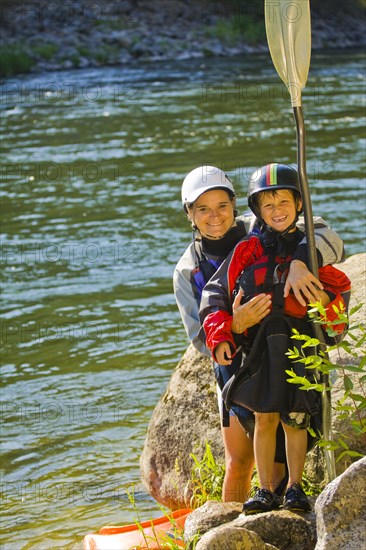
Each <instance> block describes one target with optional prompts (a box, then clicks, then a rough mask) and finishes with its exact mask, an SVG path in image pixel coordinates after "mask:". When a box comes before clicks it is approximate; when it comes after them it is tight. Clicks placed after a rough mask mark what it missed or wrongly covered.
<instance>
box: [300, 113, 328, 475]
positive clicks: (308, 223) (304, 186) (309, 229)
mask: <svg viewBox="0 0 366 550" xmlns="http://www.w3.org/2000/svg"><path fill="white" fill-rule="evenodd" d="M293 112H294V118H295V122H296V134H297V165H298V173H299V180H300V187H301V195H302V201H303V208H304V218H305V231H306V241H307V248H308V257H309V266H310V271H311V272H312V274H313V275H315V277H318V259H317V252H316V245H315V235H314V221H313V211H312V205H311V197H310V191H309V184H308V179H307V175H306V145H305V143H306V139H305V123H304V116H303V111H302V107H301V106H300V107H293ZM313 329H314V334H315V337H316V338H317V339H318V340H319V342H320V349H321V350H322V351H323V353H324V354H325V355H326V357H327V353H326V346H325V344H324V338H323V334H322V330H321V328H320V326H319V324H318V323H313ZM322 408H323V417H322V427H323V437H324V439H325V440H327V441H330V440H331V438H332V432H331V421H332V411H331V395H330V389H329V376H328V375H327V374H323V393H322ZM325 460H326V463H327V471H328V475H329V478H330V481H332V480H333V479H335V477H336V475H337V474H336V469H335V460H334V453H333V451H325Z"/></svg>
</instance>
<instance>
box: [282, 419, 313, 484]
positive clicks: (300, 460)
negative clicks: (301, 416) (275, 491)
mask: <svg viewBox="0 0 366 550" xmlns="http://www.w3.org/2000/svg"><path fill="white" fill-rule="evenodd" d="M282 426H283V429H284V430H285V435H286V455H287V464H288V470H289V480H288V486H289V487H290V486H291V485H292V484H293V483H300V484H301V480H302V473H303V471H304V465H305V458H306V450H307V442H308V436H307V430H306V429H301V428H295V427H292V426H289V425H288V424H286V423H285V422H282Z"/></svg>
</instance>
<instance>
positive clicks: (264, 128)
mask: <svg viewBox="0 0 366 550" xmlns="http://www.w3.org/2000/svg"><path fill="white" fill-rule="evenodd" d="M363 67H364V65H363V59H362V56H361V55H360V54H359V53H357V52H356V53H355V52H352V53H351V52H350V53H342V54H340V55H335V54H334V52H332V53H331V54H329V55H327V54H318V55H317V56H315V57H314V58H313V60H312V68H311V74H310V76H309V81H308V85H307V87H306V89H305V91H304V95H303V97H304V110H305V121H306V123H307V133H308V174H309V180H310V183H311V192H312V198H313V210H314V213H316V214H320V215H322V216H323V217H325V218H326V219H327V220H328V221H329V222H330V223H331V224H332V225H333V226H334V228H335V229H336V230H337V231H338V232H339V233H340V234H341V235H342V237H343V238H344V240H345V243H346V249H347V253H348V255H350V254H354V253H357V252H360V251H363V249H364V239H365V229H364V227H365V226H364V212H365V190H364V179H363V172H362V168H363V166H362V165H363V161H364V144H363V142H362V138H363V128H364V121H363V119H362V115H363V105H362V103H363V102H364V71H363ZM2 117H3V125H4V130H5V132H4V136H5V138H4V140H3V160H2V171H3V184H2V200H3V236H2V245H1V257H2V263H3V274H4V276H3V293H2V300H3V316H2V348H3V355H2V378H3V392H2V401H3V409H2V410H3V414H2V420H3V431H2V435H3V441H2V452H3V459H2V468H3V503H4V513H3V529H4V538H3V540H4V548H6V549H11V550H13V549H14V550H19V548H34V549H37V550H39V549H43V548H44V549H49V548H77V547H79V545H80V540H81V539H82V537H83V535H84V534H85V533H87V532H90V531H93V530H96V529H97V528H98V527H99V526H101V525H102V524H106V523H116V522H119V523H121V522H131V521H133V519H134V516H135V513H134V511H133V506H132V505H131V503H130V502H129V500H128V494H127V492H128V489H129V488H131V486H132V484H133V483H135V484H136V487H135V500H136V502H137V504H138V508H139V510H140V512H141V516H142V518H143V519H148V518H149V517H151V516H154V517H155V516H157V515H159V514H160V510H159V508H158V506H157V505H156V503H155V502H153V501H152V499H151V498H150V497H149V496H148V495H146V493H145V492H144V490H143V487H142V486H141V484H140V482H139V466H138V464H139V455H140V452H141V449H142V445H143V441H144V437H145V432H146V427H147V423H148V420H149V418H150V415H151V413H152V410H153V408H154V406H155V404H156V402H157V400H158V399H159V396H160V395H161V394H162V392H163V391H164V388H165V386H166V383H167V381H168V379H169V377H170V374H171V371H172V369H173V368H174V366H175V364H176V363H177V361H178V359H179V358H180V356H181V354H182V353H183V351H184V350H185V348H186V345H187V339H186V337H185V334H184V332H183V329H182V326H181V323H180V319H179V315H178V313H177V310H176V306H175V302H174V298H173V295H172V285H171V276H172V271H173V267H174V265H175V263H176V261H177V260H178V258H179V256H180V254H181V253H182V252H183V250H184V249H185V247H186V246H187V244H188V242H189V239H190V230H189V225H188V223H187V221H186V220H185V218H184V216H183V214H182V210H181V205H180V199H179V196H180V185H181V181H182V178H183V176H184V175H185V174H186V173H187V172H188V171H189V170H191V169H192V168H193V167H195V166H197V165H199V164H204V163H206V164H209V163H210V164H216V165H218V166H220V167H221V168H223V169H225V170H226V171H227V172H228V174H229V175H230V176H231V177H232V179H233V181H234V183H235V185H236V188H237V192H238V196H239V198H238V202H239V207H240V208H241V209H242V210H243V209H245V208H246V207H245V203H246V199H245V195H246V186H247V182H248V177H249V175H250V174H251V172H252V171H253V169H254V168H255V167H257V166H259V165H262V164H265V163H267V162H271V161H282V162H285V163H293V162H295V161H296V141H295V133H294V122H293V119H292V114H291V110H290V101H289V98H288V97H287V92H286V90H284V88H283V85H282V84H281V83H280V82H279V80H278V77H277V75H276V74H275V72H274V69H273V67H272V65H271V61H270V60H269V59H267V56H250V58H248V59H239V58H237V59H229V60H227V59H225V60H223V59H218V60H215V59H210V60H209V61H202V60H200V61H187V62H181V63H174V64H172V63H166V64H160V65H146V66H139V67H137V68H123V69H121V68H114V69H110V68H108V69H98V70H88V71H74V72H72V71H70V72H60V73H54V74H46V75H37V76H33V77H25V78H23V79H18V78H17V79H14V80H11V81H5V82H4V83H3V84H2Z"/></svg>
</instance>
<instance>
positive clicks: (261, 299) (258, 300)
mask: <svg viewBox="0 0 366 550" xmlns="http://www.w3.org/2000/svg"><path fill="white" fill-rule="evenodd" d="M243 295H244V292H243V289H242V288H240V289H239V292H238V294H237V295H236V296H235V299H234V301H233V322H232V324H231V330H232V332H235V333H236V334H242V333H243V332H244V331H245V330H246V329H247V328H250V327H253V326H254V325H256V324H257V323H260V322H261V321H262V319H263V318H264V317H266V315H268V313H269V312H270V309H271V296H269V295H268V294H258V296H255V297H254V298H252V299H251V300H249V302H246V303H245V304H243V305H240V302H241V299H242V297H243Z"/></svg>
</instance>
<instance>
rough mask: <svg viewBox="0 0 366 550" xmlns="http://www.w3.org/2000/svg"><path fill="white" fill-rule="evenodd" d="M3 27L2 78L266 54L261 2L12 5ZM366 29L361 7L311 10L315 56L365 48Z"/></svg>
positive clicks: (331, 5)
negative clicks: (320, 52) (318, 52)
mask: <svg viewBox="0 0 366 550" xmlns="http://www.w3.org/2000/svg"><path fill="white" fill-rule="evenodd" d="M344 4H346V5H344ZM1 25H2V41H1V49H2V65H3V69H2V75H3V76H10V75H12V74H17V73H23V72H40V71H53V70H65V69H73V68H87V67H98V66H104V65H121V66H124V65H126V64H131V63H135V62H136V61H154V62H155V61H164V60H179V59H190V58H197V57H213V56H233V55H240V54H250V53H253V52H261V51H267V43H266V38H265V31H264V19H263V2H258V3H256V2H249V3H245V2H241V1H239V0H225V1H224V0H213V1H203V0H201V1H197V0H185V1H183V0H153V1H151V0H150V1H149V0H117V1H112V2H106V1H101V2H98V3H91V2H90V1H88V0H79V1H75V0H70V1H67V2H65V3H63V4H62V5H59V4H58V3H56V2H51V3H50V2H48V1H45V0H39V1H38V2H27V1H23V2H20V1H10V2H6V3H4V4H3V5H2V12H1ZM364 29H365V17H364V9H363V8H362V6H361V3H359V1H358V0H352V1H351V2H349V3H344V2H343V3H342V2H341V1H340V0H322V1H321V2H320V0H318V1H317V2H316V1H314V2H312V41H313V48H314V49H322V48H363V47H365V44H366V39H365V33H364Z"/></svg>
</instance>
